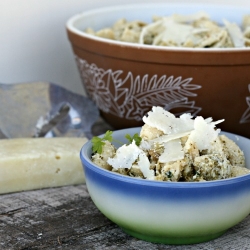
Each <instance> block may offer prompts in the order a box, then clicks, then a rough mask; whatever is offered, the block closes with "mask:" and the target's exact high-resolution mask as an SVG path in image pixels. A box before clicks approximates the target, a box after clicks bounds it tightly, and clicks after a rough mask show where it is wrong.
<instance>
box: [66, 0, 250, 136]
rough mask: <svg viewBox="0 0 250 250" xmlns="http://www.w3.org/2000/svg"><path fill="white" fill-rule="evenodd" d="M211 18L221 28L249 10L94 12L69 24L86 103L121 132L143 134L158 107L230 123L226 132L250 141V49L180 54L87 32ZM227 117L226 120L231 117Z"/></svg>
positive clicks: (180, 7)
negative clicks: (174, 17) (181, 17)
mask: <svg viewBox="0 0 250 250" xmlns="http://www.w3.org/2000/svg"><path fill="white" fill-rule="evenodd" d="M201 10H202V11H205V12H207V13H208V14H209V15H210V18H211V19H212V20H214V21H217V22H219V23H221V24H222V21H223V19H227V20H228V21H231V22H236V23H238V24H240V23H241V21H242V18H243V15H245V14H249V10H248V9H246V8H243V7H238V6H226V5H206V4H190V3H186V4H185V3H182V4H170V3H152V4H133V5H126V6H114V7H107V8H102V9H96V10H90V11H86V12H83V13H81V14H77V15H75V16H73V17H72V18H70V20H68V22H67V34H68V38H69V40H70V43H71V45H72V49H73V53H74V55H75V59H76V62H77V66H78V69H79V72H80V75H81V78H82V82H83V86H84V88H85V89H86V92H87V93H88V95H89V96H90V97H91V98H92V99H93V100H94V101H95V103H96V104H97V106H98V107H99V109H100V111H101V114H102V117H103V118H104V119H105V120H106V121H107V122H108V123H109V124H111V125H112V126H113V127H114V128H115V129H121V128H127V127H137V126H141V125H142V124H141V117H142V116H143V115H144V114H145V113H147V112H148V111H149V110H150V109H151V107H152V106H162V107H164V108H165V109H167V110H169V111H170V112H171V113H174V114H181V113H192V115H194V116H195V115H201V116H203V117H210V116H213V118H214V119H215V120H219V119H225V122H224V123H223V125H222V126H221V128H222V129H223V130H224V131H228V132H232V133H236V134H239V135H243V136H246V137H249V138H250V129H249V126H250V70H249V68H250V48H249V47H248V48H228V49H225V48H221V49H218V48H209V49H207V48H201V49H199V48H180V47H163V46H152V45H140V44H136V43H128V42H120V41H114V40H109V39H104V38H100V37H96V36H93V35H90V34H87V33H85V32H84V30H85V29H86V28H89V27H90V28H93V29H94V30H99V29H101V28H104V27H111V26H112V25H113V24H114V22H115V21H117V20H118V19H121V18H126V19H127V20H129V21H132V20H142V21H146V22H147V23H150V22H152V21H151V20H152V16H153V15H159V16H167V15H171V14H173V13H177V14H193V13H196V12H198V11H201ZM225 111H226V112H225Z"/></svg>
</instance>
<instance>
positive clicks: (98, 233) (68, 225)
mask: <svg viewBox="0 0 250 250" xmlns="http://www.w3.org/2000/svg"><path fill="white" fill-rule="evenodd" d="M249 235H250V216H248V217H247V218H246V219H245V220H244V221H243V222H241V223H240V224H238V225H237V226H235V227H233V228H232V229H230V230H229V231H228V232H227V233H226V234H224V235H223V236H222V237H220V238H218V239H216V240H213V241H210V242H206V243H202V244H197V245H190V246H169V245H163V244H153V243H149V242H145V241H142V240H138V239H135V238H133V237H130V236H128V235H126V234H125V233H124V232H123V231H122V230H121V229H120V228H119V227H117V226H116V225H115V224H114V223H112V222H111V221H110V220H108V219H107V218H106V217H104V216H103V215H102V214H101V213H100V212H99V211H98V209H97V208H96V207H95V205H94V204H93V202H92V201H91V199H90V197H89V194H88V192H87V188H86V186H85V185H78V186H66V187H60V188H50V189H44V190H36V191H28V192H20V193H13V194H6V195H1V196H0V236H1V237H0V249H3V250H5V249H76V250H77V249H134V250H139V249H140V250H141V249H150V250H152V249H162V250H164V249H174V250H175V249H250V248H249V246H250V237H249Z"/></svg>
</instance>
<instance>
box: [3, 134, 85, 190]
mask: <svg viewBox="0 0 250 250" xmlns="http://www.w3.org/2000/svg"><path fill="white" fill-rule="evenodd" d="M86 141H87V139H86V138H72V137H70V138H65V137H63V138H59V137H55V138H20V139H2V140H0V194H3V193H10V192H18V191H25V190H33V189H41V188H49V187H58V186H65V185H73V184H80V183H84V182H85V176H84V173H83V168H82V164H81V160H80V157H79V154H80V149H81V147H82V146H83V144H84V143H85V142H86Z"/></svg>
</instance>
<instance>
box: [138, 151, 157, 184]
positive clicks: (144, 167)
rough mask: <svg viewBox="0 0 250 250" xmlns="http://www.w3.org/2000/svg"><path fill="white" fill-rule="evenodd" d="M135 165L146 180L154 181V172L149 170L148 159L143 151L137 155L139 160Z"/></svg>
mask: <svg viewBox="0 0 250 250" xmlns="http://www.w3.org/2000/svg"><path fill="white" fill-rule="evenodd" d="M137 164H138V167H139V168H140V170H141V171H142V173H143V175H144V177H145V178H146V179H151V180H152V179H154V175H155V173H154V170H151V169H150V162H149V159H148V157H147V155H146V154H145V153H144V152H143V151H142V152H141V153H140V154H139V160H138V162H137Z"/></svg>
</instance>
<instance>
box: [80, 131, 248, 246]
mask: <svg viewBox="0 0 250 250" xmlns="http://www.w3.org/2000/svg"><path fill="white" fill-rule="evenodd" d="M139 130H140V129H139V128H130V129H124V130H118V131H115V132H114V133H113V136H114V138H115V139H117V140H120V141H123V142H124V143H125V141H124V138H125V137H124V136H125V134H127V133H128V134H131V135H133V134H135V133H138V132H139ZM224 134H226V135H227V136H228V137H229V138H231V139H232V140H234V141H235V142H236V143H237V144H238V145H239V147H240V148H241V149H242V150H243V151H244V153H245V157H246V164H247V167H248V168H250V151H249V150H250V140H249V139H247V138H245V137H241V136H237V135H234V134H231V133H224ZM91 148H92V144H91V141H89V142H88V143H86V144H85V145H84V146H83V148H82V150H81V152H80V157H81V161H82V164H83V168H84V172H85V177H86V184H87V188H88V191H89V194H90V196H91V198H92V200H93V202H94V203H95V205H96V206H97V208H98V209H99V210H100V211H101V212H102V213H103V214H104V215H105V216H106V217H107V218H109V219H110V220H112V221H113V222H114V223H116V224H117V225H118V226H120V227H121V228H122V229H123V230H124V231H125V232H126V233H128V234H129V235H132V236H134V237H137V238H139V239H142V240H145V241H150V242H158V243H166V244H193V243H199V242H204V241H208V240H211V239H214V238H217V237H219V236H220V235H222V234H223V233H225V231H226V230H227V229H229V228H230V227H233V226H234V225H236V224H237V223H239V222H240V221H242V220H243V219H244V218H245V217H246V216H247V215H248V214H249V213H250V174H247V175H244V176H240V177H235V178H230V179H225V180H218V181H208V182H195V183H194V182H193V183H191V182H190V183H188V182H161V181H151V180H143V179H137V178H133V177H129V176H123V175H120V174H117V173H114V172H111V171H108V170H105V169H102V168H100V167H98V166H96V165H94V164H93V163H92V161H91V153H92V149H91Z"/></svg>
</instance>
